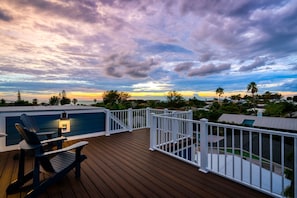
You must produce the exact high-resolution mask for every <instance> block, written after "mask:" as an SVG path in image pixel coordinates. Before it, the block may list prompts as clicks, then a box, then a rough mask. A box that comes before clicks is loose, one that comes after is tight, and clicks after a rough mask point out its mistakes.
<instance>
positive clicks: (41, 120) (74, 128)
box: [6, 112, 105, 146]
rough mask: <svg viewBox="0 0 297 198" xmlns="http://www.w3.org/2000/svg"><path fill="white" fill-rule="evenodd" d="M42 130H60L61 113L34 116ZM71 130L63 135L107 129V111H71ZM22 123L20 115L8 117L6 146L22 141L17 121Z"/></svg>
mask: <svg viewBox="0 0 297 198" xmlns="http://www.w3.org/2000/svg"><path fill="white" fill-rule="evenodd" d="M32 117H33V119H34V120H35V122H36V124H37V125H38V127H39V128H40V131H41V132H43V131H58V125H59V119H60V114H56V115H36V116H32ZM68 118H69V119H70V127H71V131H70V132H69V133H63V136H67V137H69V136H75V135H83V134H88V133H95V132H100V131H105V113H104V112H100V113H75V114H74V113H73V114H71V113H69V114H68ZM17 122H19V123H22V122H21V120H20V117H19V116H13V117H6V132H7V136H6V146H10V145H15V144H18V143H19V142H20V140H21V139H20V135H19V134H18V132H17V130H16V128H15V126H14V125H15V123H17Z"/></svg>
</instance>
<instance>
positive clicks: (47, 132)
mask: <svg viewBox="0 0 297 198" xmlns="http://www.w3.org/2000/svg"><path fill="white" fill-rule="evenodd" d="M55 133H58V132H57V131H44V132H37V133H36V134H37V135H53V134H55Z"/></svg>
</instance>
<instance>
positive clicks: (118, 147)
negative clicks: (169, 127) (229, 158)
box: [0, 129, 268, 198]
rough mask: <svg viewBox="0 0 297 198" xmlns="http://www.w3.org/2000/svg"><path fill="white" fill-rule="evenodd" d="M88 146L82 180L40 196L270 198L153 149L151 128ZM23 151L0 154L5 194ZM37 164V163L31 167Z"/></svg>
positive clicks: (70, 179) (70, 178) (69, 180)
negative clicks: (150, 149) (18, 154)
mask: <svg viewBox="0 0 297 198" xmlns="http://www.w3.org/2000/svg"><path fill="white" fill-rule="evenodd" d="M87 141H89V145H87V146H86V147H85V148H84V149H83V153H85V154H86V155H87V157H88V159H87V160H85V161H84V162H83V163H82V169H81V170H82V172H81V173H82V174H81V178H80V179H75V177H74V171H72V172H70V173H69V174H68V175H67V176H66V177H64V178H63V179H62V180H60V181H59V182H58V183H57V184H55V185H52V186H51V187H49V188H48V189H47V190H46V192H44V193H43V194H41V195H40V197H268V196H266V195H264V194H262V193H260V192H258V191H254V190H252V189H250V188H247V187H245V186H242V185H240V184H237V183H235V182H232V181H230V180H227V179H224V178H223V177H219V176H217V175H214V174H212V173H207V174H204V173H202V172H200V171H198V169H197V167H194V166H192V165H189V164H186V163H184V162H181V161H179V160H177V159H174V158H171V157H169V156H167V155H164V154H162V153H160V152H157V151H154V152H152V151H149V130H147V129H143V130H136V131H133V132H132V133H120V134H114V135H111V136H109V137H106V136H101V137H96V138H89V139H87ZM16 153H17V151H10V152H3V153H0V198H2V197H3V198H4V197H9V198H10V197H23V196H24V194H25V193H24V192H23V193H17V194H12V195H6V193H5V189H6V187H7V186H8V184H9V183H10V182H11V181H12V180H14V179H16V177H17V169H18V160H13V156H14V155H15V154H16ZM30 166H31V167H32V161H31V162H28V163H27V168H26V169H30Z"/></svg>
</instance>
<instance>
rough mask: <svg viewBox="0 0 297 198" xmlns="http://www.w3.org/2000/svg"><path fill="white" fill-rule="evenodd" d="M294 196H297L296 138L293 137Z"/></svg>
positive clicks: (295, 197)
mask: <svg viewBox="0 0 297 198" xmlns="http://www.w3.org/2000/svg"><path fill="white" fill-rule="evenodd" d="M293 159H294V170H293V173H294V198H297V160H296V159H297V138H296V137H295V138H294V157H293Z"/></svg>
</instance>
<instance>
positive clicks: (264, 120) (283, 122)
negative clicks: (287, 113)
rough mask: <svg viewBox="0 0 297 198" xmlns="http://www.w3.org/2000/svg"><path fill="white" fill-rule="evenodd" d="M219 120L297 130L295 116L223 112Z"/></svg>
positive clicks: (260, 126)
mask: <svg viewBox="0 0 297 198" xmlns="http://www.w3.org/2000/svg"><path fill="white" fill-rule="evenodd" d="M218 121H219V122H224V123H230V124H239V125H241V124H243V125H247V126H252V127H259V128H268V129H277V130H288V131H294V132H297V119H296V118H281V117H266V116H251V115H241V114H223V115H221V117H220V118H219V119H218Z"/></svg>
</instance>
